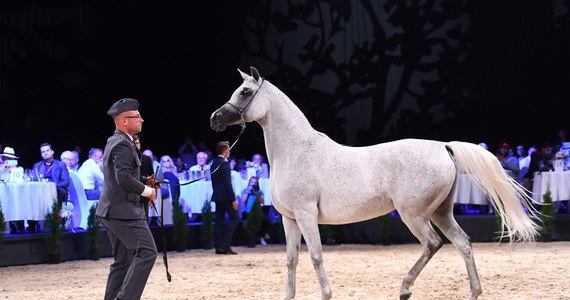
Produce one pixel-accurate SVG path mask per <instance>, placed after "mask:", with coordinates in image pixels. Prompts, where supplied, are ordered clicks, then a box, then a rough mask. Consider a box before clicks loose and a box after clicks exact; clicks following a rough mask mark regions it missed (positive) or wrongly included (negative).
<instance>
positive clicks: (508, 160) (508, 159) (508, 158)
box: [496, 143, 519, 179]
mask: <svg viewBox="0 0 570 300" xmlns="http://www.w3.org/2000/svg"><path fill="white" fill-rule="evenodd" d="M510 150H511V147H510V146H509V144H507V143H502V144H501V145H500V146H499V149H497V152H496V156H497V159H498V160H499V162H501V166H503V169H505V170H506V171H507V173H509V175H511V177H512V178H514V179H517V178H518V176H519V160H518V158H516V157H515V156H514V155H512V152H511V151H510Z"/></svg>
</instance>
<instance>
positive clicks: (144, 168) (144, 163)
mask: <svg viewBox="0 0 570 300" xmlns="http://www.w3.org/2000/svg"><path fill="white" fill-rule="evenodd" d="M133 143H135V146H136V147H137V149H138V151H141V137H140V136H139V135H138V134H133ZM152 174H154V170H153V168H152V158H150V157H149V156H146V155H144V154H143V155H141V176H146V177H147V178H148V177H150V176H152ZM141 199H142V200H143V204H144V209H145V216H148V209H149V205H150V202H149V199H148V198H147V197H141ZM155 221H156V220H155Z"/></svg>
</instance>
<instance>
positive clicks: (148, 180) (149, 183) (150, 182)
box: [145, 174, 154, 187]
mask: <svg viewBox="0 0 570 300" xmlns="http://www.w3.org/2000/svg"><path fill="white" fill-rule="evenodd" d="M153 183H154V174H152V175H150V176H149V177H148V178H147V179H146V183H145V185H148V186H150V187H153V186H152V185H153Z"/></svg>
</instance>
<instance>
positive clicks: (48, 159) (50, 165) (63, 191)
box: [32, 143, 70, 208]
mask: <svg viewBox="0 0 570 300" xmlns="http://www.w3.org/2000/svg"><path fill="white" fill-rule="evenodd" d="M40 153H41V156H42V160H41V161H39V162H37V163H35V164H34V167H33V169H32V170H33V171H34V172H35V173H36V174H38V176H39V177H40V178H43V180H47V181H51V182H54V183H55V186H56V188H57V202H58V204H59V207H60V208H61V205H62V203H63V202H67V189H68V188H69V183H70V181H69V172H68V171H67V166H66V165H65V164H64V163H63V162H61V161H59V160H57V159H55V158H54V156H53V155H54V151H53V149H52V146H51V144H49V143H43V144H41V145H40Z"/></svg>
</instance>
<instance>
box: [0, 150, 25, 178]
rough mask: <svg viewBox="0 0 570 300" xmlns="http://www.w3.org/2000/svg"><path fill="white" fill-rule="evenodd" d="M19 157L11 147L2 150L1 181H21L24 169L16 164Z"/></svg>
mask: <svg viewBox="0 0 570 300" xmlns="http://www.w3.org/2000/svg"><path fill="white" fill-rule="evenodd" d="M18 159H20V158H19V157H17V156H16V151H15V150H14V148H12V147H5V148H4V150H3V151H2V161H1V163H2V165H1V166H0V180H2V181H5V182H6V181H23V180H24V169H23V168H22V167H20V166H18Z"/></svg>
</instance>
